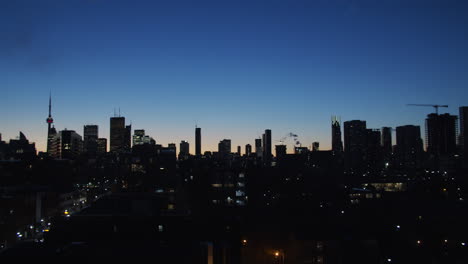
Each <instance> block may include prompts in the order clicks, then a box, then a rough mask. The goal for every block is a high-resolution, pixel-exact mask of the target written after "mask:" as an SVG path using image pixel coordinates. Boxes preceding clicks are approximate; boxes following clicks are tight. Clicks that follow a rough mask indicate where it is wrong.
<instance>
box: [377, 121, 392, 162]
mask: <svg viewBox="0 0 468 264" xmlns="http://www.w3.org/2000/svg"><path fill="white" fill-rule="evenodd" d="M381 135H382V137H381V139H380V144H381V145H382V153H383V155H384V156H385V157H386V158H388V157H390V155H391V154H392V128H391V127H382V129H381Z"/></svg>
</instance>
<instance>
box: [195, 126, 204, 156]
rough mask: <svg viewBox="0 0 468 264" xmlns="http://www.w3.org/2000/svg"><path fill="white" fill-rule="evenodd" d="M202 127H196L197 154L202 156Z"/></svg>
mask: <svg viewBox="0 0 468 264" xmlns="http://www.w3.org/2000/svg"><path fill="white" fill-rule="evenodd" d="M201 153H202V150H201V128H200V127H195V155H196V156H201Z"/></svg>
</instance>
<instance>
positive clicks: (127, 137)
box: [110, 116, 132, 152]
mask: <svg viewBox="0 0 468 264" xmlns="http://www.w3.org/2000/svg"><path fill="white" fill-rule="evenodd" d="M131 129H132V127H131V126H125V117H120V116H119V117H111V118H110V152H126V151H129V150H130V141H131Z"/></svg>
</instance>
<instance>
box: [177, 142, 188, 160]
mask: <svg viewBox="0 0 468 264" xmlns="http://www.w3.org/2000/svg"><path fill="white" fill-rule="evenodd" d="M189 156H190V145H189V143H188V142H187V141H185V140H182V141H181V142H180V151H179V160H186V159H188V158H189Z"/></svg>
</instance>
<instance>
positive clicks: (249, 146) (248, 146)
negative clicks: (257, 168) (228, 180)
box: [245, 144, 252, 157]
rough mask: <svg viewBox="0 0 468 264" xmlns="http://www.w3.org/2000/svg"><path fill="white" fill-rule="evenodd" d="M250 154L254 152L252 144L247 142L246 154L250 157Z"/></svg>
mask: <svg viewBox="0 0 468 264" xmlns="http://www.w3.org/2000/svg"><path fill="white" fill-rule="evenodd" d="M250 154H252V145H250V144H247V145H245V155H246V156H247V157H248V156H250Z"/></svg>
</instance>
